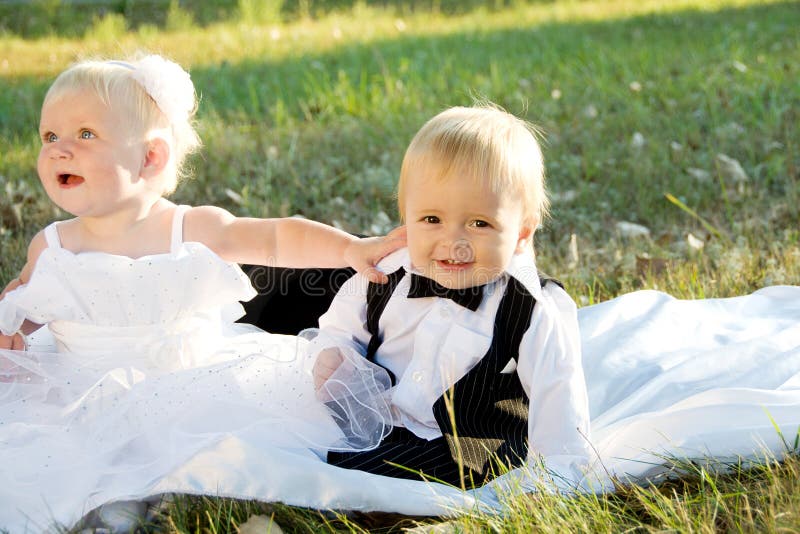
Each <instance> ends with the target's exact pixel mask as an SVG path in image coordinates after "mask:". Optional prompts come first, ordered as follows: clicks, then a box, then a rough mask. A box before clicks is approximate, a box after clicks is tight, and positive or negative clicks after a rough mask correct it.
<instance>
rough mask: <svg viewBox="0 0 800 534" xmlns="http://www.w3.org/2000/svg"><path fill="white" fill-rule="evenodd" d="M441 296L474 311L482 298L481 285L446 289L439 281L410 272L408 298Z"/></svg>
mask: <svg viewBox="0 0 800 534" xmlns="http://www.w3.org/2000/svg"><path fill="white" fill-rule="evenodd" d="M423 297H441V298H445V299H450V300H452V301H453V302H455V303H456V304H459V305H461V306H464V307H465V308H467V309H468V310H471V311H475V310H477V309H478V306H480V305H481V301H482V300H483V286H473V287H465V288H464V289H447V288H446V287H444V286H443V285H441V284H440V283H438V282H436V281H434V280H432V279H430V278H427V277H425V276H420V275H418V274H414V273H411V288H410V289H409V290H408V298H410V299H416V298H423Z"/></svg>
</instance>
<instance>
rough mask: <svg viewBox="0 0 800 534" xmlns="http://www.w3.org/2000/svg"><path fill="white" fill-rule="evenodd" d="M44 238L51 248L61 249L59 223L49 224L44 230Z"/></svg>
mask: <svg viewBox="0 0 800 534" xmlns="http://www.w3.org/2000/svg"><path fill="white" fill-rule="evenodd" d="M44 238H45V240H46V241H47V246H48V247H50V248H61V238H60V237H58V221H56V222H52V223H50V224H48V225H47V226H46V227H45V229H44Z"/></svg>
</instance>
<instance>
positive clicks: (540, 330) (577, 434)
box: [309, 249, 592, 489]
mask: <svg viewBox="0 0 800 534" xmlns="http://www.w3.org/2000/svg"><path fill="white" fill-rule="evenodd" d="M378 267H379V268H380V269H381V270H382V271H383V272H385V273H392V272H394V271H396V270H397V269H398V268H400V267H403V268H405V270H406V271H407V272H409V273H410V272H414V270H413V268H412V267H411V265H410V260H409V256H408V251H407V249H401V250H399V251H396V252H395V253H393V254H391V255H390V256H388V257H386V258H385V259H384V260H383V261H382V262H381V263H380V264H379V265H378ZM510 276H513V277H514V278H516V279H517V280H518V281H520V282H521V283H522V284H523V285H524V286H525V287H526V289H527V290H528V291H529V292H530V293H531V294H532V295H533V297H534V298H535V299H536V305H535V306H534V310H533V316H532V318H531V322H530V326H529V328H528V330H527V332H526V333H525V335H524V336H523V338H522V342H521V343H520V347H519V358H518V361H517V362H516V365H515V362H514V360H513V359H509V362H508V364H507V365H506V366H505V368H504V369H503V371H502V372H509V373H511V372H516V373H517V374H518V376H519V379H520V381H521V383H522V386H523V388H524V390H525V392H526V393H527V395H528V398H529V399H530V411H529V414H528V438H529V458H536V459H537V460H544V464H545V466H546V468H547V469H548V470H549V471H554V472H556V473H557V476H558V477H565V478H567V479H570V480H573V481H574V480H575V479H576V478H578V477H582V471H583V466H585V465H586V464H587V462H588V459H589V458H590V457H591V455H592V454H591V447H590V445H589V441H588V439H589V409H588V403H587V396H586V384H585V382H584V377H583V370H582V366H581V348H580V347H581V346H580V338H579V333H578V323H577V313H576V307H575V303H574V302H573V301H572V299H571V298H570V297H569V296H568V295H567V293H566V292H565V291H564V290H563V289H562V288H561V287H559V286H558V285H557V284H554V283H549V284H546V285H545V287H544V288H542V287H541V284H540V282H539V276H538V274H537V270H536V266H535V264H534V261H533V258H532V256H531V255H529V254H519V255H515V256H514V257H513V259H512V261H511V263H510V264H509V266H508V268H507V269H506V272H505V273H504V274H503V275H501V276H500V277H499V278H498V279H496V280H494V281H492V282H490V283H489V284H488V285H487V286H486V287H485V288H484V298H483V301H482V302H481V305H480V307H479V308H478V309H477V310H476V311H474V312H473V311H470V310H468V309H467V308H464V307H462V306H460V305H458V304H456V303H455V302H453V301H451V300H449V299H445V298H437V297H429V298H413V299H410V298H407V294H408V290H409V286H410V276H404V277H403V278H402V279H401V280H400V282H399V283H398V285H397V287H396V288H395V290H394V292H393V294H392V296H391V298H390V299H389V301H388V303H387V305H386V308H385V309H384V311H383V314H382V315H381V318H380V321H379V333H380V335H381V337H382V343H381V345H380V347H379V348H378V351H377V353H376V355H375V361H376V363H378V364H380V365H382V366H384V367H385V368H387V369H389V370H390V371H391V372H392V373H393V374H394V376H395V377H396V379H397V383H396V384H395V385H394V386H393V387H392V388H391V390H390V391H389V395H390V403H391V407H392V415H393V419H394V420H393V423H394V424H395V425H398V426H404V427H406V428H407V429H408V430H410V431H411V432H413V433H414V434H416V435H417V436H419V437H422V438H425V439H429V440H430V439H435V438H437V437H440V436H441V435H442V433H441V430H440V429H439V425H438V424H437V423H436V420H435V418H434V416H433V404H434V402H436V400H437V399H438V398H439V397H441V396H442V394H443V393H444V392H445V391H446V390H447V389H448V388H449V387H451V386H452V385H454V384H455V383H456V382H457V381H458V380H459V379H460V378H461V377H463V376H464V375H465V374H466V373H467V372H469V370H470V369H472V368H473V367H474V366H475V365H476V364H477V363H478V362H479V361H480V360H481V358H483V356H484V355H486V353H487V351H488V349H489V345H490V344H491V341H492V334H493V329H494V318H495V313H496V312H497V309H498V306H499V304H500V300H501V299H502V297H503V293H504V290H505V287H506V285H507V283H508V279H509V277H510ZM367 286H368V281H367V279H366V278H364V277H363V276H361V275H355V276H353V277H352V278H351V279H349V280H348V281H347V282H346V283H345V284H344V285H343V286H342V287H341V288H340V289H339V292H338V294H337V295H336V297H335V298H334V300H333V303H332V304H331V307H330V308H329V309H328V311H327V312H326V313H325V314H324V315H323V316H322V317H321V318H320V320H319V324H320V332H319V335H318V336H317V337H316V338H315V339H314V340H313V341H312V343H311V344H310V349H309V350H311V351H312V356H313V355H315V354H317V353H319V351H321V350H323V349H326V348H332V347H338V348H339V349H342V350H353V351H356V352H357V353H358V354H360V355H362V356H363V355H364V354H366V348H367V345H368V344H369V340H370V338H371V337H372V336H371V334H370V333H369V332H368V331H367V329H366V311H367V299H366V294H367ZM530 463H531V464H534V463H538V462H530ZM524 478H527V477H524ZM516 483H520V481H519V480H517V482H516ZM522 483H523V485H525V484H524V482H522ZM570 485H571V484H567V486H570ZM558 486H562V484H558ZM530 489H532V488H530Z"/></svg>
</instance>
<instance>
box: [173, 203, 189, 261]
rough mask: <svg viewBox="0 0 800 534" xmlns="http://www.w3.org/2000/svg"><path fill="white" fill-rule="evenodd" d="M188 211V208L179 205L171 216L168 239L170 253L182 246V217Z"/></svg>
mask: <svg viewBox="0 0 800 534" xmlns="http://www.w3.org/2000/svg"><path fill="white" fill-rule="evenodd" d="M188 210H189V206H185V205H180V206H177V207H176V208H175V213H174V214H173V215H172V234H171V236H172V237H171V238H170V245H169V250H170V252H175V251H177V250H178V249H179V248H180V246H181V245H182V244H183V216H184V215H186V212H187V211H188Z"/></svg>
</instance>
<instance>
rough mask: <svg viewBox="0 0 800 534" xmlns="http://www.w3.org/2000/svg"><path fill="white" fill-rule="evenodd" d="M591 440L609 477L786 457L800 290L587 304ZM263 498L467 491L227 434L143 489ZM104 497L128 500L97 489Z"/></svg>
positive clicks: (311, 500) (797, 393)
mask: <svg viewBox="0 0 800 534" xmlns="http://www.w3.org/2000/svg"><path fill="white" fill-rule="evenodd" d="M579 321H580V327H581V335H582V341H583V355H584V356H583V357H584V365H585V372H586V381H587V384H588V390H589V398H590V406H591V414H592V422H593V424H592V433H593V434H592V438H593V439H592V440H593V442H594V444H595V447H596V448H597V450H598V451H599V454H600V457H601V459H602V463H603V466H604V467H605V470H607V471H608V473H613V474H614V475H617V476H622V477H632V478H634V479H641V478H643V477H646V476H651V475H653V474H654V473H657V472H659V471H660V470H661V469H660V467H659V466H661V465H663V458H665V457H676V458H699V459H703V458H714V459H719V460H723V461H724V460H726V459H727V460H730V459H732V458H735V457H739V456H743V457H748V458H755V459H758V458H763V457H764V454H765V453H766V452H769V453H771V454H774V455H776V456H778V457H782V455H783V454H784V453H785V451H786V448H785V444H784V440H783V439H782V438H781V436H780V435H779V434H778V432H777V431H776V425H777V427H778V428H780V430H781V432H782V434H783V436H784V437H785V439H786V441H787V442H788V443H789V444H790V445H792V444H793V443H794V438H795V436H796V435H797V433H798V428H800V287H789V286H781V287H769V288H765V289H762V290H760V291H757V292H755V293H754V294H752V295H748V296H744V297H736V298H730V299H706V300H694V301H685V300H677V299H674V298H672V297H670V296H669V295H666V294H664V293H660V292H656V291H639V292H635V293H631V294H627V295H624V296H622V297H619V298H617V299H614V300H611V301H609V302H605V303H601V304H598V305H595V306H590V307H586V308H582V309H581V310H579ZM163 492H185V493H195V494H210V495H222V496H231V497H247V498H256V499H259V500H263V501H279V502H283V503H287V504H292V505H298V506H308V507H313V508H323V509H348V510H364V511H369V510H381V511H388V512H397V513H403V514H410V515H446V514H449V513H453V512H454V511H457V510H458V509H459V508H461V507H472V506H475V505H476V503H477V501H482V502H485V503H486V504H488V505H495V504H496V503H497V500H496V497H495V494H494V491H492V488H489V489H487V488H484V489H480V490H475V491H471V492H461V491H458V490H455V489H453V488H449V487H446V486H443V485H440V484H434V483H425V482H417V481H407V480H396V479H390V478H386V477H382V476H376V475H371V474H368V473H364V472H360V471H347V470H344V469H339V468H336V467H332V466H329V465H326V464H325V463H323V462H321V461H320V460H319V459H318V457H317V456H315V455H314V454H312V453H310V452H307V453H302V452H297V451H285V450H279V449H264V448H262V447H260V446H259V444H258V443H247V442H244V441H242V440H239V439H229V440H227V441H224V442H221V443H218V444H217V445H216V446H215V447H213V448H209V449H208V450H205V451H203V452H202V453H201V454H198V455H197V456H196V457H194V458H193V459H192V460H191V461H189V462H187V463H186V464H185V465H183V466H182V467H181V468H180V469H179V470H177V471H175V472H173V473H170V474H169V475H167V476H165V477H164V478H163V479H161V480H158V481H156V482H155V483H154V484H153V485H152V486H151V487H150V488H148V490H146V491H140V492H138V493H131V494H129V495H127V497H135V496H144V495H146V494H147V493H163ZM101 495H102V498H101V499H99V500H98V503H99V502H100V501H101V500H106V499H114V498H118V497H120V496H121V495H114V494H106V495H104V494H103V493H100V494H98V495H97V497H100V496H101Z"/></svg>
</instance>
